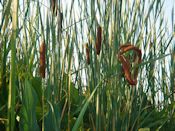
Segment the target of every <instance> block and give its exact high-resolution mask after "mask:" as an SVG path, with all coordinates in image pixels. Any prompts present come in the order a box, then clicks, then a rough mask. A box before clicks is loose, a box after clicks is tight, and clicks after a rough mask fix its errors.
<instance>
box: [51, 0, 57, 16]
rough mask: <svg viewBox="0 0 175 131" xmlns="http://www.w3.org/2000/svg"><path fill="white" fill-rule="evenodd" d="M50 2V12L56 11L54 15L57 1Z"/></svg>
mask: <svg viewBox="0 0 175 131" xmlns="http://www.w3.org/2000/svg"><path fill="white" fill-rule="evenodd" d="M50 2H51V9H52V14H55V13H56V15H57V10H56V9H57V2H56V0H51V1H50ZM55 10H56V12H55Z"/></svg>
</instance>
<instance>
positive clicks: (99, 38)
mask: <svg viewBox="0 0 175 131" xmlns="http://www.w3.org/2000/svg"><path fill="white" fill-rule="evenodd" d="M101 42H102V28H101V26H98V28H97V37H96V43H95V46H96V52H97V55H99V54H100V50H101Z"/></svg>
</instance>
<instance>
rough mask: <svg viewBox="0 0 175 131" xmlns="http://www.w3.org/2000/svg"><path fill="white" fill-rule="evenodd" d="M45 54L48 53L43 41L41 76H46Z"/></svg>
mask: <svg viewBox="0 0 175 131" xmlns="http://www.w3.org/2000/svg"><path fill="white" fill-rule="evenodd" d="M45 54H46V45H45V42H44V41H43V42H42V43H41V45H40V76H41V77H42V78H45V59H46V58H45Z"/></svg>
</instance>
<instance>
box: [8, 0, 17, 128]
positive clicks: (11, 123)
mask: <svg viewBox="0 0 175 131" xmlns="http://www.w3.org/2000/svg"><path fill="white" fill-rule="evenodd" d="M12 2H13V3H12V6H13V8H12V9H13V11H12V29H13V32H12V41H11V63H10V64H11V65H10V66H11V71H10V86H9V94H8V121H7V131H13V130H14V127H15V97H16V89H15V88H16V87H15V68H16V66H15V56H16V36H17V24H18V0H13V1H12Z"/></svg>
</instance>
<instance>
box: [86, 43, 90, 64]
mask: <svg viewBox="0 0 175 131" xmlns="http://www.w3.org/2000/svg"><path fill="white" fill-rule="evenodd" d="M85 48H86V61H87V64H88V65H89V64H90V51H89V47H88V44H86V45H85Z"/></svg>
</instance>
